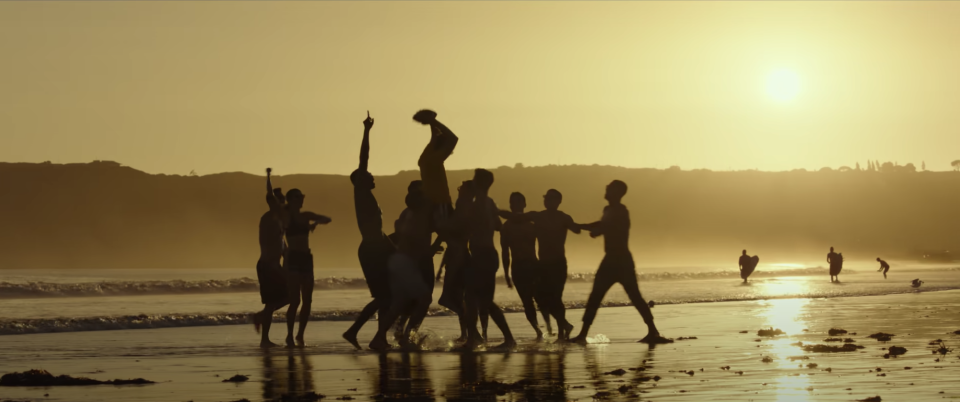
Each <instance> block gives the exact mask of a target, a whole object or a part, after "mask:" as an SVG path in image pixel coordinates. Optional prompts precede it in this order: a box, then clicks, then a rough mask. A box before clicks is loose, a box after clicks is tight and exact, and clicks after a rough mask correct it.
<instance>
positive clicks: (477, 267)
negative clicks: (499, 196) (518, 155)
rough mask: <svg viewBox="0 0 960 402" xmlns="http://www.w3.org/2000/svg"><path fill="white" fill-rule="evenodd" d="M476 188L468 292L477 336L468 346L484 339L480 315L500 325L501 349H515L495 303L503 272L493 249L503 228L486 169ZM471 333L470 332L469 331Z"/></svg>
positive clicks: (478, 173) (478, 175) (477, 177)
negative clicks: (499, 275) (479, 330)
mask: <svg viewBox="0 0 960 402" xmlns="http://www.w3.org/2000/svg"><path fill="white" fill-rule="evenodd" d="M473 185H474V188H475V189H476V191H477V193H476V198H475V199H474V202H473V205H472V207H471V213H470V220H471V225H470V270H471V271H472V272H471V274H470V276H469V277H470V278H471V279H472V280H471V281H470V285H469V286H468V288H467V291H468V294H469V295H470V296H469V297H468V302H467V303H468V306H467V309H468V311H469V314H470V315H471V317H470V327H471V328H472V329H473V331H471V332H474V333H473V334H471V336H470V338H471V339H469V340H468V341H467V346H474V345H476V344H478V343H479V342H482V341H483V340H482V339H477V337H476V333H475V331H476V325H477V317H478V316H477V315H476V314H482V313H484V312H486V313H487V314H489V315H490V318H492V319H493V322H494V323H496V324H497V327H499V328H500V331H501V332H502V333H503V338H504V341H503V344H502V345H500V346H499V347H498V348H512V347H514V346H516V344H517V343H516V341H514V339H513V334H512V333H511V332H510V327H509V326H508V325H507V320H506V318H505V317H504V316H503V311H502V310H500V307H499V306H497V305H496V304H495V303H494V302H493V296H494V293H495V292H496V287H497V271H498V270H499V269H500V256H499V255H498V253H497V248H496V247H495V246H494V245H493V232H496V231H499V230H500V229H501V227H502V226H503V224H502V223H501V222H500V218H499V217H498V216H497V204H496V203H494V202H493V200H492V199H490V197H489V195H488V194H489V192H490V186H492V185H493V173H490V171H488V170H485V169H477V170H475V171H474V174H473ZM468 330H469V329H468Z"/></svg>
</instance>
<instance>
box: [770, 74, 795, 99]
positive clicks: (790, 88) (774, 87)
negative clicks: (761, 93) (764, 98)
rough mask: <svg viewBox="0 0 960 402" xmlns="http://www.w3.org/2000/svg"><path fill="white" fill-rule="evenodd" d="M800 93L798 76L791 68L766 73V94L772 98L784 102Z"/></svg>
mask: <svg viewBox="0 0 960 402" xmlns="http://www.w3.org/2000/svg"><path fill="white" fill-rule="evenodd" d="M798 93H800V77H799V76H797V73H795V72H793V71H791V70H776V71H773V72H771V73H770V74H769V75H767V94H768V95H770V97H771V98H773V100H775V101H778V102H786V101H790V100H793V98H796V97H797V94H798Z"/></svg>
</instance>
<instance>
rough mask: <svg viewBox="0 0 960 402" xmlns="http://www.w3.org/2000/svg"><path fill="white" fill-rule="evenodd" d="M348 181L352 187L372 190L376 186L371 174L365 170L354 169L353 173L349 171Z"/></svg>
mask: <svg viewBox="0 0 960 402" xmlns="http://www.w3.org/2000/svg"><path fill="white" fill-rule="evenodd" d="M350 183H352V184H353V186H354V187H357V188H363V189H368V190H372V189H374V188H376V187H377V184H376V183H375V182H374V180H373V175H372V174H370V172H368V171H366V170H360V169H357V170H354V171H353V173H350Z"/></svg>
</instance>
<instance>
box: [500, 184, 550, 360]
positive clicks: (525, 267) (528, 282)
mask: <svg viewBox="0 0 960 402" xmlns="http://www.w3.org/2000/svg"><path fill="white" fill-rule="evenodd" d="M526 207H527V199H526V197H524V196H523V194H521V193H518V192H515V193H513V194H510V212H512V213H513V214H514V215H523V210H524V209H525V208H526ZM500 252H501V255H500V257H501V259H502V260H503V277H504V279H506V281H507V287H510V288H513V285H514V283H515V284H516V287H517V294H519V295H520V302H521V303H522V304H523V312H524V313H525V314H526V316H527V321H528V322H529V323H530V325H531V326H532V327H533V331H534V332H536V334H537V341H541V340H543V331H540V324H539V323H538V322H537V306H536V305H535V304H534V297H535V296H537V286H539V283H540V281H541V278H540V267H539V266H538V263H539V261H537V232H536V229H535V228H534V224H533V222H530V221H529V220H526V221H524V220H520V219H507V221H506V222H505V223H504V224H503V229H501V230H500ZM511 256H512V257H513V260H512V261H511ZM511 262H512V263H513V267H512V268H513V275H512V277H511V275H510V268H511V266H510V264H511ZM536 302H537V304H544V301H543V300H542V299H541V298H539V297H537V301H536Z"/></svg>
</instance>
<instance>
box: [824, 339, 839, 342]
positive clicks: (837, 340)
mask: <svg viewBox="0 0 960 402" xmlns="http://www.w3.org/2000/svg"><path fill="white" fill-rule="evenodd" d="M823 341H824V342H843V338H827V339H824V340H823Z"/></svg>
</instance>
